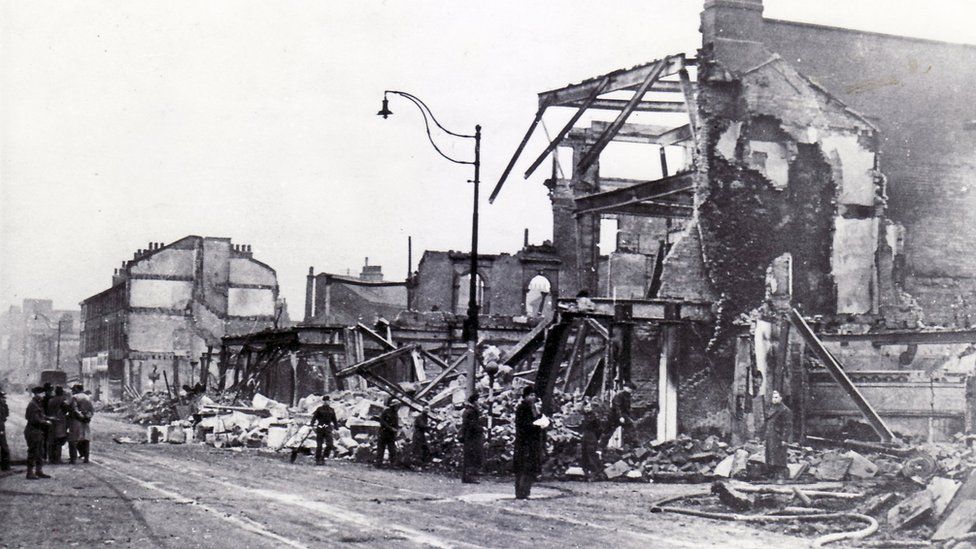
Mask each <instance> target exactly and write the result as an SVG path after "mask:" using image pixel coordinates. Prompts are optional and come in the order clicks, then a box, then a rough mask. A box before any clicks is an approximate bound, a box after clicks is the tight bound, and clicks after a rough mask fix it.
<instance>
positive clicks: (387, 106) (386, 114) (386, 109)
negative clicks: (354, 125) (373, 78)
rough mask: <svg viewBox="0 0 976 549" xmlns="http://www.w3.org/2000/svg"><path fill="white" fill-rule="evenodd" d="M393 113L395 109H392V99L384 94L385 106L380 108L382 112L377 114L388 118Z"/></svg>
mask: <svg viewBox="0 0 976 549" xmlns="http://www.w3.org/2000/svg"><path fill="white" fill-rule="evenodd" d="M391 114H393V111H391V110H390V100H389V99H387V98H386V94H384V95H383V108H382V109H380V112H378V113H376V115H377V116H382V117H383V118H384V119H386V118H389V116H390V115H391Z"/></svg>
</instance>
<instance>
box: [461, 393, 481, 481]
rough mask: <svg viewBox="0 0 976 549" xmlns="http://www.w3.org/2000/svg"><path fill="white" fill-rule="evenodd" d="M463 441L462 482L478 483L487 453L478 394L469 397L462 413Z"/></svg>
mask: <svg viewBox="0 0 976 549" xmlns="http://www.w3.org/2000/svg"><path fill="white" fill-rule="evenodd" d="M460 435H461V442H462V443H463V445H464V458H463V461H462V462H461V482H463V483H465V484H477V482H478V481H477V480H475V478H474V477H475V476H477V474H478V472H479V471H480V470H481V467H482V465H483V463H484V455H485V430H484V428H483V427H482V426H481V409H480V408H479V407H478V394H477V393H475V394H473V395H471V396H469V397H468V401H467V402H466V403H465V404H464V411H463V412H462V413H461V432H460Z"/></svg>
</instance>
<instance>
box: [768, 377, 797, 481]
mask: <svg viewBox="0 0 976 549" xmlns="http://www.w3.org/2000/svg"><path fill="white" fill-rule="evenodd" d="M770 400H771V402H772V406H770V408H769V414H768V415H767V416H766V424H765V425H763V439H764V440H765V442H766V469H767V470H768V471H769V473H770V474H771V475H772V476H773V477H774V478H779V479H785V478H788V477H789V468H788V467H787V457H788V453H787V450H786V443H787V441H788V440H789V438H790V436H791V435H792V433H793V412H792V411H791V410H790V409H789V408H788V407H787V406H786V405H785V404H783V397H782V395H780V394H779V391H773V394H772V397H771V399H770Z"/></svg>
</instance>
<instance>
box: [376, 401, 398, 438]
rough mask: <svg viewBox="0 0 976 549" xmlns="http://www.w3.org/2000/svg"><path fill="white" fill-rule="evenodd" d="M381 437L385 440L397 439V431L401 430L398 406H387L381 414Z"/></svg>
mask: <svg viewBox="0 0 976 549" xmlns="http://www.w3.org/2000/svg"><path fill="white" fill-rule="evenodd" d="M379 421H380V432H379V438H381V439H384V440H394V439H396V435H397V431H399V430H400V417H399V415H398V414H397V409H396V406H387V407H386V409H385V410H383V413H382V414H380V418H379Z"/></svg>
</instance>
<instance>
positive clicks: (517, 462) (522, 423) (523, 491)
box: [512, 387, 543, 499]
mask: <svg viewBox="0 0 976 549" xmlns="http://www.w3.org/2000/svg"><path fill="white" fill-rule="evenodd" d="M541 417H542V415H541V414H540V413H539V411H538V408H537V407H536V396H535V391H534V390H533V389H532V388H531V387H526V388H525V389H524V390H523V391H522V401H521V402H519V404H518V406H517V407H516V408H515V453H514V455H513V456H512V462H513V463H512V465H513V467H512V469H513V472H514V473H515V499H528V497H529V494H530V493H531V491H532V483H533V482H535V478H536V476H537V475H538V474H539V473H541V472H542V441H543V439H542V427H540V426H538V425H536V424H535V422H536V421H538V420H539V419H540V418H541Z"/></svg>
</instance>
